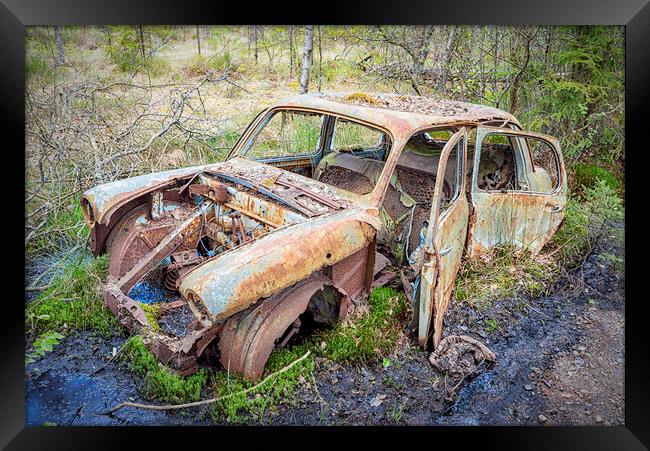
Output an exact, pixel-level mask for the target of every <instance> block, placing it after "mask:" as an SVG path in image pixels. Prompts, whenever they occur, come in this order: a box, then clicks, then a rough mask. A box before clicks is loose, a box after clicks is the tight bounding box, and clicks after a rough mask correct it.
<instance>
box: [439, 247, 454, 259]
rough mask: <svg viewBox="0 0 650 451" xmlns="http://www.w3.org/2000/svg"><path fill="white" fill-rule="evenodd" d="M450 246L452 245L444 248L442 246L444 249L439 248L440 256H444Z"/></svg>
mask: <svg viewBox="0 0 650 451" xmlns="http://www.w3.org/2000/svg"><path fill="white" fill-rule="evenodd" d="M451 248H452V246H449V247H446V248H444V249H441V250H440V256H441V257H444V256H445V255H447V254H448V253H449V251H450V250H451Z"/></svg>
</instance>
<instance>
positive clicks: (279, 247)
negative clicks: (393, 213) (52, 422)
mask: <svg viewBox="0 0 650 451" xmlns="http://www.w3.org/2000/svg"><path fill="white" fill-rule="evenodd" d="M371 224H372V225H371ZM376 227H378V221H377V219H376V217H373V216H371V215H370V214H368V213H366V212H365V211H363V210H362V209H353V210H347V211H345V212H342V213H339V214H335V215H332V216H327V217H323V218H318V219H314V220H310V221H306V222H303V223H299V224H294V225H291V226H287V227H284V228H281V229H278V230H277V231H275V232H273V233H270V234H268V235H266V236H264V237H262V238H259V239H258V240H256V241H254V242H252V243H250V244H248V245H244V246H241V247H239V248H236V249H234V250H232V251H230V252H226V253H224V254H221V255H219V256H217V257H215V258H213V259H211V260H208V261H207V262H205V263H203V264H201V265H199V266H198V267H196V268H194V269H193V270H192V271H191V272H189V273H188V274H187V275H186V276H185V277H184V278H183V281H182V283H181V286H180V288H179V290H180V292H181V294H182V295H183V297H185V298H186V299H188V300H189V301H190V302H191V303H194V307H196V308H198V309H199V310H202V312H200V313H201V314H202V315H203V314H205V313H206V311H207V313H208V314H209V316H210V317H211V319H213V320H215V321H219V320H222V319H225V318H228V317H229V316H231V315H233V314H235V313H237V312H239V311H241V310H244V309H245V308H247V307H249V306H250V305H251V304H253V303H254V302H256V301H257V300H259V299H262V298H265V297H268V296H271V295H272V294H273V293H275V292H277V291H278V290H281V289H283V288H286V287H288V286H291V285H292V284H294V283H296V282H298V281H300V280H303V279H305V278H306V277H308V276H309V275H311V274H313V273H314V272H315V271H318V270H319V269H321V268H324V267H326V266H331V265H333V264H334V263H336V262H338V261H340V260H342V259H344V258H346V257H348V256H350V255H352V254H353V253H355V252H357V251H359V250H360V249H362V248H364V247H365V246H367V245H368V244H369V243H370V242H371V241H372V239H373V238H374V235H375V229H376Z"/></svg>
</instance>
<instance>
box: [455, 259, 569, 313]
mask: <svg viewBox="0 0 650 451" xmlns="http://www.w3.org/2000/svg"><path fill="white" fill-rule="evenodd" d="M557 270H558V268H557V266H556V265H555V263H554V262H553V261H552V260H550V259H544V258H543V257H535V258H534V257H532V256H531V255H530V254H529V253H527V252H520V251H518V250H517V249H515V248H514V247H512V246H501V247H498V248H496V249H495V250H494V251H493V252H492V254H489V255H486V256H483V257H481V258H477V259H466V260H464V261H463V264H462V266H461V269H460V271H459V272H458V276H457V277H456V282H455V288H454V296H455V299H456V300H457V301H459V302H465V303H467V304H469V305H470V306H471V307H472V308H475V309H477V310H479V311H484V310H487V309H488V308H489V307H490V306H491V305H492V302H494V301H495V300H497V299H503V298H509V297H512V296H514V295H515V294H516V293H526V294H529V295H531V296H540V295H542V294H544V293H545V292H546V291H547V290H548V289H549V288H550V286H551V285H552V283H553V282H554V281H555V277H556V276H557V273H558V271H557Z"/></svg>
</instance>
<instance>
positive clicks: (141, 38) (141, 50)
mask: <svg viewBox="0 0 650 451" xmlns="http://www.w3.org/2000/svg"><path fill="white" fill-rule="evenodd" d="M138 33H139V34H140V53H141V54H142V58H143V59H144V33H142V25H138Z"/></svg>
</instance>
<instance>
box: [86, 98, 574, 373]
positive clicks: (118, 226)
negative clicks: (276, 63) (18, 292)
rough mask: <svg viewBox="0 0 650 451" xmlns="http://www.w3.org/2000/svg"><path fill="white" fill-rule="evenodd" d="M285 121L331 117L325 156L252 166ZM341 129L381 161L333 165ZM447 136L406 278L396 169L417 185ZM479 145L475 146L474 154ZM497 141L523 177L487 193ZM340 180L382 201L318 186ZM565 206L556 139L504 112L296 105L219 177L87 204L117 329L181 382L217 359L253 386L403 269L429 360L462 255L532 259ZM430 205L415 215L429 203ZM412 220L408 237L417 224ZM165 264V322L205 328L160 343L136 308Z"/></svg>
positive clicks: (427, 105)
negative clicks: (359, 135)
mask: <svg viewBox="0 0 650 451" xmlns="http://www.w3.org/2000/svg"><path fill="white" fill-rule="evenodd" d="M280 112H286V113H287V114H302V115H319V116H322V118H323V119H322V122H321V130H320V135H319V139H318V144H317V146H318V147H317V149H316V150H315V151H314V152H311V153H303V154H300V153H299V154H295V155H281V156H272V157H266V158H257V159H255V160H250V159H246V152H248V151H249V150H248V149H250V148H251V145H253V143H254V142H255V139H256V137H257V136H258V135H259V134H260V133H261V132H262V131H263V130H264V127H265V126H266V125H267V123H268V122H269V121H270V120H271V118H273V117H274V115H276V114H279V113H280ZM283 117H284V116H283ZM339 122H341V123H352V124H357V125H360V126H364V127H368V128H370V129H372V130H375V131H378V132H380V133H381V136H382V138H381V140H380V141H379V144H380V145H381V146H383V147H382V149H383V151H382V152H378V151H377V150H376V149H369V150H367V151H363V150H362V151H361V152H356V154H355V152H354V151H352V152H350V153H351V155H349V154H348V152H338V151H337V152H335V151H333V150H332V141H333V139H334V136H336V135H335V130H337V127H338V124H339ZM443 131H444V132H445V133H448V134H449V135H451V136H450V137H449V139H447V140H446V141H445V142H443V143H441V144H440V146H442V148H441V149H439V151H438V150H433V151H431V157H430V158H431V159H429V160H426V161H427V162H431V163H432V165H430V166H431V167H430V168H429V167H428V166H427V171H428V172H427V173H426V174H429V175H430V174H434V175H431V177H433V179H432V180H430V181H431V182H432V185H431V186H432V187H433V195H432V196H431V198H430V204H431V206H430V211H429V212H427V218H428V219H425V220H424V222H421V223H418V224H422V225H423V226H422V227H421V228H422V230H420V237H421V239H420V243H419V246H417V247H416V248H415V249H416V250H414V251H413V252H409V251H408V249H410V248H408V243H409V241H408V238H406V241H405V243H406V248H405V249H407V250H403V255H402V256H401V257H402V260H401V264H399V262H398V263H396V261H399V255H397V256H396V255H386V254H387V252H385V251H383V249H384V247H386V246H389V247H390V245H391V243H392V242H390V243H387V241H390V240H392V239H395V237H396V236H397V235H398V233H397V232H396V231H395V229H396V227H398V226H397V225H396V224H397V221H396V218H392V217H391V215H390V214H387V213H386V212H387V210H386V208H385V205H384V202H385V200H386V199H387V197H388V195H387V193H394V192H395V190H396V189H397V190H398V191H399V192H400V193H402V194H404V193H405V192H406V191H408V190H407V189H406V188H408V187H407V186H402V184H400V183H399V180H397V176H396V175H395V174H397V172H396V171H398V170H400V171H401V170H406V169H408V170H411V171H412V172H414V173H418V174H419V175H420V176H423V175H422V174H423V173H422V171H419V172H418V169H419V168H417V167H416V166H417V165H416V166H413V167H410V166H409V167H407V166H404V165H403V164H402V161H403V158H404V156H405V155H406V154H407V151H406V150H405V149H406V148H407V147H408V146H409V145H410V144H409V143H411V142H412V141H411V140H412V139H413V138H414V137H419V138H420V139H422V137H424V138H423V139H425V141H426V143H427V144H428V145H430V147H431V148H434V147H435V146H437V145H438V144H437V143H436V142H435V139H432V138H430V135H432V134H436V133H437V132H443ZM470 135H472V136H474V135H475V138H473V141H474V149H473V150H472V149H471V146H468V137H469V136H470ZM492 139H495V140H499V139H501V140H502V141H504V140H505V141H504V142H508V143H509V144H508V146H509V149H510V150H509V152H511V154H512V157H510V158H511V160H509V161H511V163H512V165H513V166H512V168H511V172H512V171H514V175H512V174H511V175H510V179H509V180H512V181H514V182H511V183H515V184H516V185H517V189H504V188H500V189H498V190H488V189H483V188H485V186H483V185H481V183H482V181H481V180H482V179H481V180H479V175H480V174H482V173H481V170H482V168H484V167H485V164H484V163H483V161H484V160H481V154H482V149H483V147H484V146H485V149H486V150H485V152H484V153H485V154H486V155H488V153H489V152H492V148H491V147H488V144H487V142H488V141H489V140H492ZM535 143H540V144H541V146H542V147H543V148H544V149H546V152H547V154H543V155H544V158H550V159H549V160H548V161H554V162H555V164H554V166H552V168H551V169H552V170H549V171H547V170H546V169H544V168H542V167H540V166H537V165H536V163H537V162H536V161H533V160H534V158H533V153H532V151H531V149H532V148H533V147H534V145H538V144H535ZM495 146H497V147H498V145H495ZM468 147H469V148H468ZM497 147H495V148H497ZM371 150H372V152H370V151H371ZM497 150H498V149H497ZM549 151H550V152H549ZM504 152H506V151H505V150H504ZM359 155H361V156H359ZM373 155H374V158H371V157H372V156H373ZM409 155H411V154H409ZM427 155H428V154H427ZM495 155H496V154H495ZM364 156H365V157H366V158H364ZM450 157H451V159H450ZM426 158H429V156H427V157H426ZM413 159H414V160H417V158H415V157H413ZM404 161H406V160H404ZM422 161H424V160H422ZM504 161H505V160H504ZM323 162H326V164H323ZM452 162H453V164H452V165H451V166H450V163H452ZM435 163H437V164H435ZM434 165H435V170H434V169H433V166H434ZM332 167H336V168H339V167H340V168H341V169H340V170H341V173H342V174H350V172H349V171H352V172H354V171H357V170H358V171H357V172H354V174H355V177H356V176H357V175H358V176H359V177H361V176H362V175H363V174H362V172H359V171H361V169H359V168H362V167H365V168H368V167H372V168H376V170H375V172H374V176H372V177H370V178H373V177H374V180H372V181H373V182H374V183H372V185H374V186H373V187H372V189H371V190H370V191H369V192H351V191H349V190H346V189H343V188H341V187H340V186H337V185H331V184H325V183H321V182H320V181H319V180H320V179H319V177H320V178H322V177H323V174H324V173H325V171H327V170H331V168H332ZM420 169H421V168H420ZM499 170H500V169H497V171H499ZM346 171H348V172H346ZM301 173H303V174H307V176H305V175H301ZM438 174H445V175H444V176H443V177H438ZM450 174H451V175H450ZM366 175H368V174H367V173H366V174H365V175H363V176H364V177H365V176H366ZM427 176H428V175H427ZM312 177H314V178H312ZM366 178H368V177H366ZM370 178H369V180H370ZM515 179H516V180H515ZM359 180H361V178H360V179H359ZM396 180H397V181H396ZM346 183H347V182H346ZM446 185H448V186H446ZM481 186H483V188H481ZM450 187H451V188H450ZM450 190H453V193H451V191H450ZM427 192H428V193H430V191H427ZM566 193H567V180H566V171H565V167H564V162H563V159H562V152H561V149H560V145H559V142H558V140H557V139H556V138H553V137H551V136H547V135H543V134H539V133H533V132H527V131H522V130H521V126H520V124H519V122H518V121H517V119H516V118H515V117H514V116H512V115H511V114H509V113H507V112H504V111H501V110H498V109H495V108H491V107H486V106H481V105H474V104H469V103H463V102H455V101H449V100H434V99H430V98H424V97H411V96H397V95H387V94H366V93H353V94H344V93H331V94H307V95H298V96H292V97H289V98H287V99H284V100H282V101H280V102H278V103H277V104H275V105H273V106H271V107H269V108H267V109H265V110H264V111H262V112H261V113H260V114H259V115H258V116H257V117H256V118H255V119H254V120H253V121H252V122H251V123H250V125H249V126H248V127H247V128H246V130H245V131H244V132H243V134H242V135H241V137H240V138H239V140H238V141H237V143H236V144H235V145H234V147H233V148H232V150H231V151H230V153H229V154H228V157H227V159H226V161H224V162H222V163H215V164H210V165H203V166H196V167H191V168H184V169H177V170H172V171H165V172H160V173H156V174H149V175H143V176H139V177H133V178H129V179H125V180H119V181H116V182H111V183H108V184H104V185H100V186H98V187H95V188H92V189H90V190H88V191H86V192H85V193H84V194H83V196H82V207H83V208H82V209H83V212H84V217H85V219H86V222H87V224H88V226H89V228H90V230H91V247H92V250H93V253H94V254H95V255H100V254H102V253H104V252H108V253H109V255H110V263H109V276H108V280H107V283H106V284H105V285H104V286H103V287H102V293H103V297H104V299H105V300H106V303H107V305H108V307H109V308H110V309H111V311H112V312H113V313H114V314H116V315H117V316H118V318H119V319H120V322H121V323H122V324H123V325H125V326H126V327H129V328H130V329H132V330H137V331H139V332H141V333H143V334H145V335H146V337H147V340H146V341H147V343H148V345H149V347H150V349H151V350H152V351H153V352H154V353H155V354H156V355H157V356H158V358H159V359H160V360H161V361H162V362H163V363H166V364H168V365H170V366H172V367H173V368H175V369H177V370H178V371H179V372H180V373H182V374H189V373H191V372H193V371H196V369H197V367H198V363H197V359H199V358H201V357H202V356H205V354H206V353H209V352H210V351H212V352H214V353H215V355H217V354H218V355H219V358H220V361H221V363H222V365H223V366H224V367H225V368H228V370H229V371H233V372H237V373H241V374H243V375H244V376H245V377H246V378H248V379H250V380H256V379H258V378H259V377H260V376H261V375H262V373H263V370H264V365H265V363H266V360H267V359H268V356H269V355H270V353H271V352H272V351H273V349H276V348H277V347H281V346H284V345H286V344H287V343H289V340H290V339H291V337H292V336H293V335H294V334H296V333H297V332H299V331H300V330H301V327H302V325H301V318H304V315H305V314H306V312H308V311H309V312H311V315H312V316H314V315H316V316H319V317H321V318H326V323H327V324H332V323H333V322H335V321H336V320H338V319H340V318H342V317H345V316H346V314H347V313H348V312H349V311H350V310H351V309H352V308H354V305H355V304H356V303H358V302H360V300H361V299H362V298H363V296H364V295H365V294H367V293H368V292H369V290H370V289H371V287H372V286H375V285H377V284H381V283H385V282H386V281H387V280H389V279H390V275H391V273H390V272H389V271H387V268H390V267H391V266H393V267H395V266H397V267H399V271H398V272H397V273H395V272H393V273H392V274H393V275H398V276H399V277H400V278H401V280H402V284H403V286H404V289H405V292H406V295H407V297H408V299H409V301H411V302H412V305H413V311H414V316H413V321H412V323H411V327H412V330H413V331H414V332H415V334H416V335H417V341H418V343H419V344H420V345H421V346H423V347H430V346H433V347H434V348H435V347H436V346H437V345H438V344H439V342H440V340H441V337H442V320H443V317H444V313H445V311H446V309H447V305H448V303H449V300H450V298H451V295H452V290H453V286H454V280H455V277H456V274H457V272H458V269H459V267H460V264H461V258H462V256H463V255H464V254H465V253H466V254H467V255H468V256H469V257H470V258H473V257H476V256H477V255H480V254H485V253H488V252H489V251H490V250H491V249H494V248H495V247H497V246H501V245H512V246H514V247H516V248H518V249H525V250H528V251H530V252H531V253H533V254H535V253H538V252H539V251H540V250H541V248H542V247H543V246H544V245H545V244H546V243H547V242H548V241H549V240H550V238H551V237H552V236H553V234H554V233H555V231H556V230H557V228H558V227H559V226H560V224H561V222H562V220H563V217H564V207H565V205H566ZM403 197H409V196H408V195H406V196H403ZM443 198H444V199H445V201H444V203H445V205H444V208H443V206H442V203H443ZM422 205H423V206H422V207H418V208H425V209H426V208H427V205H428V204H426V203H424V204H422ZM409 208H411V212H410V214H411V219H410V223H409V224H410V225H409V226H408V232H404V231H402V232H404V233H401V235H400V239H402V237H403V236H407V237H408V236H411V233H412V232H413V230H415V232H417V230H416V229H414V228H413V227H414V226H413V222H414V220H413V214H414V212H415V211H416V210H415V209H416V204H413V205H412V206H411V207H409ZM222 209H223V211H225V213H223V212H222ZM224 214H225V215H226V217H225V218H223V219H222V216H223V215H224ZM403 216H404V217H403V218H402V219H401V220H400V221H401V222H400V223H399V224H400V226H399V227H402V225H401V224H407V223H408V215H403ZM391 218H392V219H391ZM393 219H395V220H393ZM145 223H146V224H145ZM208 226H209V227H208ZM391 227H392V229H391ZM404 227H406V225H404ZM404 227H402V228H404ZM206 228H208V229H210V230H211V232H210V233H212V235H210V237H211V238H210V240H209V241H210V243H212V242H214V243H217V244H219V247H218V248H214V249H212V251H214V253H213V254H210V251H209V250H207V249H206V251H207V253H205V252H204V253H203V254H201V253H200V252H198V251H197V250H196V249H197V246H200V245H201V243H203V241H202V240H204V239H206V238H207V237H208V236H207V235H203V236H202V234H204V233H206V232H205V230H206ZM227 231H230V235H228V233H227ZM258 232H259V233H258ZM413 236H417V233H414V235H413ZM387 237H388V238H387ZM213 238H214V239H213ZM396 242H397V243H398V244H399V245H400V246H402V247H404V243H403V242H402V241H399V240H398V241H396ZM143 243H144V244H143ZM197 243H198V244H197ZM221 243H223V244H221ZM413 243H414V244H413V245H415V241H414V240H413ZM204 246H205V245H204ZM215 246H216V245H215ZM224 248H225V250H221V249H224ZM215 249H216V250H215ZM220 250H221V251H220ZM416 251H417V252H416ZM382 252H383V253H382ZM388 253H390V252H388ZM416 254H417V255H416ZM170 256H171V257H170ZM406 257H408V258H406ZM396 259H397V260H396ZM406 260H408V261H406ZM161 262H166V263H165V264H166V266H165V268H164V271H167V273H170V272H172V271H170V270H169V268H170V265H171V267H173V268H178V271H176V270H174V271H176V272H177V273H178V274H177V276H176V277H177V279H174V280H173V281H172V282H170V283H171V284H172V285H173V286H172V287H171V288H176V289H178V290H179V292H180V294H181V296H182V299H181V300H179V301H175V302H171V303H165V304H161V306H162V308H163V309H175V308H178V307H179V306H182V305H185V304H187V305H188V306H189V308H190V309H191V311H192V312H193V315H194V318H195V320H194V322H193V323H192V325H191V327H189V329H190V332H189V333H187V334H185V335H184V336H182V337H181V336H173V334H172V335H170V334H166V333H163V332H160V331H156V330H155V328H154V327H152V324H151V321H150V319H149V318H147V315H146V314H145V311H144V310H143V308H142V306H141V304H140V303H139V302H137V301H135V300H134V299H132V298H131V297H129V290H130V289H131V288H132V287H133V286H134V285H135V284H136V283H138V282H139V281H141V280H142V279H143V278H144V277H145V276H147V275H149V274H151V273H152V272H153V271H155V270H156V268H159V267H160V266H161ZM170 262H171V263H170ZM183 265H185V266H183ZM168 279H169V277H168ZM174 284H175V285H174ZM327 290H329V291H327ZM324 293H329V294H328V295H327V296H325V294H324ZM332 293H333V294H332ZM328 296H329V297H328ZM325 298H327V299H325ZM332 299H335V300H334V301H332Z"/></svg>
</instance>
